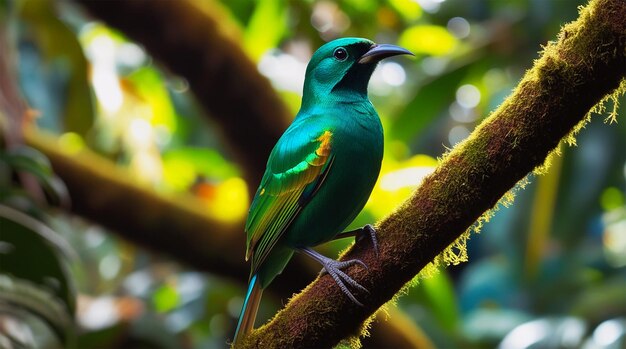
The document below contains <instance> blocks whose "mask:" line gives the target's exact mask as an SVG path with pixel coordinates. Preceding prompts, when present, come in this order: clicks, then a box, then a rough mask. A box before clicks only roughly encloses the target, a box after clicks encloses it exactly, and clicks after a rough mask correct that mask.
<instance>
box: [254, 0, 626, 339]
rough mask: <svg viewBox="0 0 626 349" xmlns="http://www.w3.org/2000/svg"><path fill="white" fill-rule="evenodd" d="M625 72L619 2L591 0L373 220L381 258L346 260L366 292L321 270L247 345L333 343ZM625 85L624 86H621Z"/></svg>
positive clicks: (356, 251)
mask: <svg viewBox="0 0 626 349" xmlns="http://www.w3.org/2000/svg"><path fill="white" fill-rule="evenodd" d="M625 77H626V1H623V0H594V1H592V2H590V4H589V5H587V7H586V8H584V9H583V10H582V11H581V14H580V17H579V19H578V20H577V21H576V22H573V23H571V24H568V25H566V26H564V27H563V28H562V30H561V33H560V34H559V37H558V41H557V42H556V43H549V44H548V45H547V46H546V48H545V49H544V52H543V54H542V57H541V58H540V59H538V60H537V61H536V62H535V64H534V66H533V68H532V69H531V70H529V71H528V72H527V73H526V75H525V77H524V79H523V80H522V81H521V82H520V84H519V85H518V87H517V88H516V90H515V91H514V92H513V94H512V95H511V96H510V97H509V98H507V100H506V101H505V102H504V103H503V104H502V105H501V106H500V107H499V108H498V109H497V110H496V111H495V112H494V113H493V114H492V115H491V116H490V117H489V118H487V119H486V120H485V121H484V122H483V123H482V124H481V125H479V126H478V127H477V129H476V130H475V131H474V132H473V133H472V134H471V135H470V136H469V138H468V139H467V140H466V141H464V142H462V143H461V144H459V145H458V146H457V147H455V149H454V150H453V151H452V152H450V154H448V155H446V156H445V158H444V160H443V161H442V163H441V164H440V166H439V167H438V168H437V170H436V171H435V172H434V173H433V174H432V175H430V176H429V177H428V178H426V179H425V180H424V182H423V184H422V185H421V186H420V187H419V188H418V189H417V190H416V192H415V193H414V194H413V195H412V197H411V198H410V199H408V200H407V201H406V202H405V203H403V204H402V205H401V206H400V207H399V208H398V209H397V211H395V212H394V213H392V214H391V215H389V216H388V217H386V218H385V219H383V220H382V221H381V222H379V223H378V233H379V244H380V256H379V257H378V258H377V257H376V256H375V255H374V253H373V252H372V250H371V248H370V246H369V244H367V243H365V242H364V243H357V244H356V245H355V246H353V248H352V249H350V250H349V251H348V252H347V253H346V254H345V255H344V256H343V259H352V258H358V259H361V260H362V261H364V262H365V263H366V264H367V265H368V269H367V270H364V269H362V268H360V267H358V266H354V267H351V268H350V269H348V274H350V276H351V277H353V278H354V279H355V280H356V281H357V282H358V283H360V284H361V285H363V286H365V287H366V288H367V289H368V290H369V291H370V293H368V294H358V295H357V297H358V298H359V299H360V300H361V301H363V302H364V304H365V306H364V307H359V306H357V305H355V304H354V303H352V302H351V301H350V300H349V299H348V298H347V297H345V296H344V295H343V294H342V293H341V291H340V290H339V288H338V287H336V285H335V284H334V281H333V280H332V278H331V277H330V276H328V275H326V276H323V277H320V278H318V279H316V280H315V281H314V282H313V283H312V284H311V285H309V286H308V287H307V288H306V289H305V290H304V291H303V292H302V293H301V294H299V295H298V296H296V297H294V298H293V299H292V300H291V301H290V302H289V303H288V304H287V306H286V307H285V309H283V310H282V311H281V312H279V313H278V314H277V315H276V316H275V318H274V319H273V320H272V321H270V322H269V323H268V324H266V325H264V326H263V327H261V328H259V329H258V330H256V331H253V332H252V333H251V334H250V336H249V337H248V338H247V339H246V341H245V342H244V343H243V346H244V347H261V348H298V347H332V346H334V345H336V344H337V343H338V342H339V341H340V340H342V339H343V338H345V337H347V336H350V335H359V333H360V328H361V326H362V323H363V322H364V321H365V320H366V319H368V318H369V317H370V316H372V314H374V313H375V312H376V311H377V310H378V308H379V307H380V306H382V305H383V304H385V303H386V302H388V301H389V300H390V299H391V298H392V297H393V296H394V295H395V294H396V293H397V292H398V291H399V290H400V289H401V288H402V287H403V286H404V285H405V284H406V283H407V282H409V281H410V280H411V279H412V278H414V277H415V276H416V275H417V273H418V272H419V271H420V270H421V269H422V268H424V266H426V265H427V264H428V263H429V262H430V261H433V259H434V258H435V257H436V256H437V255H439V254H440V253H441V252H442V251H444V249H446V247H448V246H449V245H450V244H451V243H453V242H454V241H455V240H456V239H457V238H459V237H460V236H461V235H462V234H463V233H464V232H466V230H467V229H468V228H469V227H470V226H471V225H472V223H473V222H475V221H476V220H477V219H478V218H479V217H480V216H481V215H482V214H483V213H484V212H485V211H487V210H489V209H490V208H492V207H494V205H496V203H497V202H498V200H499V199H500V198H501V197H502V196H503V195H504V194H505V193H507V191H508V190H510V189H511V188H512V187H513V186H514V185H515V184H516V183H517V182H518V181H520V180H521V179H523V178H524V177H525V176H526V175H527V174H528V173H529V172H530V171H532V170H533V169H534V168H536V167H538V166H541V165H542V164H543V162H544V160H545V159H546V157H547V156H548V154H549V153H550V152H551V151H553V150H554V149H555V147H556V146H557V145H558V144H559V142H560V140H561V139H563V137H565V136H567V135H568V133H570V132H572V130H573V129H574V128H575V127H576V125H580V123H581V122H584V120H585V116H586V115H587V114H588V112H589V110H590V109H591V108H592V107H594V106H595V105H596V104H597V103H598V102H599V101H601V100H602V99H603V98H605V96H606V95H608V94H610V93H617V92H615V90H616V89H617V88H618V86H620V83H621V82H622V81H624V78H625ZM624 88H625V87H624V85H622V91H620V92H622V93H623V92H624V91H623V89H624Z"/></svg>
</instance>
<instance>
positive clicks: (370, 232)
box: [355, 224, 378, 257]
mask: <svg viewBox="0 0 626 349" xmlns="http://www.w3.org/2000/svg"><path fill="white" fill-rule="evenodd" d="M366 237H369V238H370V241H372V248H373V249H374V253H375V254H376V257H378V238H377V237H376V229H374V226H372V225H371V224H366V225H364V226H363V228H361V229H359V230H358V231H357V233H356V239H355V240H356V241H357V242H359V241H361V240H363V239H365V238H366Z"/></svg>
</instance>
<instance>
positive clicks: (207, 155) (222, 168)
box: [163, 147, 239, 190]
mask: <svg viewBox="0 0 626 349" xmlns="http://www.w3.org/2000/svg"><path fill="white" fill-rule="evenodd" d="M163 167H164V177H165V181H166V182H167V183H168V185H170V186H171V187H172V188H174V189H180V190H184V189H187V188H189V187H190V186H191V185H192V184H193V183H194V182H195V180H196V178H197V177H198V176H203V177H205V178H207V179H209V180H213V179H220V180H221V179H226V178H230V177H233V176H237V175H239V170H238V168H237V167H235V166H234V165H233V164H231V163H229V162H228V161H226V159H224V157H222V155H221V154H220V153H219V152H217V151H216V150H214V149H206V148H194V147H182V148H177V149H173V150H170V151H168V152H167V153H165V154H163Z"/></svg>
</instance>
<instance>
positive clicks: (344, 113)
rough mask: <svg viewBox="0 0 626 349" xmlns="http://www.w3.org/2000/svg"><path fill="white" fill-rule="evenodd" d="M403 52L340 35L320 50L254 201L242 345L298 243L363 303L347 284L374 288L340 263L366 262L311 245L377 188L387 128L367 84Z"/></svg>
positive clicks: (331, 234) (341, 224)
mask: <svg viewBox="0 0 626 349" xmlns="http://www.w3.org/2000/svg"><path fill="white" fill-rule="evenodd" d="M402 54H412V53H411V52H409V51H407V50H406V49H403V48H401V47H398V46H394V45H386V44H380V45H379V44H375V43H374V42H372V41H370V40H367V39H361V38H342V39H337V40H334V41H331V42H329V43H327V44H325V45H323V46H322V47H320V48H319V49H318V50H317V51H316V52H315V53H314V54H313V57H312V58H311V61H310V62H309V64H308V66H307V69H306V75H305V80H304V91H303V96H302V105H301V107H300V111H299V112H298V114H297V115H296V117H295V119H294V121H293V123H292V124H291V125H290V126H289V128H288V129H287V130H286V131H285V133H284V134H283V135H282V136H281V137H280V139H279V140H278V142H277V143H276V145H275V146H274V149H273V150H272V152H271V154H270V156H269V159H268V161H267V167H266V170H265V174H264V175H263V179H262V180H261V184H260V185H259V188H258V190H257V192H256V195H255V196H254V199H253V201H252V204H251V206H250V211H249V214H248V218H247V221H246V232H247V237H248V239H247V251H246V260H248V259H252V265H251V272H250V281H249V286H248V291H247V293H246V298H245V300H244V303H243V307H242V310H241V315H240V317H239V323H238V325H237V330H236V332H235V339H234V344H235V345H237V343H239V341H240V340H241V339H242V338H243V337H244V336H245V335H246V334H247V333H249V332H250V331H251V330H252V328H253V326H254V320H255V317H256V312H257V309H258V306H259V302H260V299H261V294H262V291H263V289H265V288H266V287H267V286H268V285H269V284H270V283H271V282H272V280H273V279H274V278H275V277H276V276H277V275H278V274H280V273H281V272H282V271H283V269H284V268H285V266H286V265H287V263H288V262H289V260H290V259H291V257H292V256H293V253H294V252H296V251H298V252H301V253H304V254H306V255H308V256H310V257H312V258H313V259H315V260H317V261H318V262H319V263H321V264H322V266H323V268H324V269H323V271H324V272H326V273H328V274H329V275H331V277H332V278H333V279H334V280H335V282H336V283H337V285H338V286H339V287H340V288H341V290H342V291H343V293H344V294H345V295H346V296H347V297H349V298H350V299H351V300H352V301H353V302H355V303H356V304H359V305H361V303H360V302H359V301H358V300H357V299H356V298H355V297H354V295H353V294H352V292H350V290H349V288H348V286H351V287H353V288H356V289H359V290H361V291H367V290H365V288H364V287H362V286H361V285H359V284H358V283H357V282H356V281H354V280H353V279H352V278H350V277H349V276H348V275H347V274H345V273H344V272H343V271H342V270H341V269H343V268H346V267H348V266H351V265H354V264H360V265H363V266H365V264H364V263H363V262H361V261H360V260H356V259H354V260H349V261H344V262H339V261H336V260H333V259H331V258H328V257H325V256H323V255H321V254H319V253H318V252H316V251H314V250H313V249H311V247H312V246H316V245H319V244H321V243H324V242H327V241H330V240H333V239H335V238H337V236H338V234H339V233H340V232H342V231H343V230H344V229H345V228H346V227H347V226H348V225H349V224H350V223H351V222H352V221H353V220H354V218H355V217H356V216H357V214H358V213H359V212H360V211H361V209H363V206H365V203H366V202H367V199H368V198H369V196H370V193H371V192H372V188H373V187H374V184H375V183H376V179H377V178H378V174H379V172H380V166H381V162H382V158H383V130H382V126H381V123H380V119H379V117H378V114H377V113H376V110H375V109H374V107H373V106H372V103H371V102H370V100H369V98H368V97H367V85H368V82H369V79H370V77H371V75H372V73H373V72H374V69H375V68H376V66H377V64H378V62H379V61H380V60H382V59H383V58H386V57H391V56H395V55H402ZM351 233H355V232H350V233H348V235H354V234H351ZM344 234H345V233H344ZM358 234H359V235H361V236H364V234H369V235H370V237H371V238H372V244H373V246H374V248H377V244H376V235H375V231H374V229H373V228H372V227H371V226H370V225H367V226H365V228H364V229H362V230H359V232H358ZM342 236H343V234H342Z"/></svg>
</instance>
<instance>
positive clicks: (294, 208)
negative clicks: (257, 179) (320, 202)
mask: <svg viewBox="0 0 626 349" xmlns="http://www.w3.org/2000/svg"><path fill="white" fill-rule="evenodd" d="M284 138H285V139H281V140H280V141H279V143H278V144H277V146H276V147H275V148H274V150H273V151H272V154H271V155H270V158H269V160H268V164H267V169H266V171H265V175H264V176H263V179H262V180H261V185H260V186H259V189H258V190H257V193H256V195H255V197H254V200H253V201H252V205H251V206H250V212H249V214H248V219H247V221H246V231H247V233H248V241H247V251H246V260H247V259H248V258H250V257H251V256H252V274H255V273H256V271H257V268H258V267H259V266H260V265H261V264H262V263H263V261H264V260H265V259H266V258H267V256H268V254H269V253H270V251H271V250H272V248H273V247H274V245H275V244H276V242H277V241H278V240H279V239H280V237H281V236H282V235H283V233H284V232H285V231H286V230H287V228H288V227H289V226H290V224H291V222H292V221H293V220H294V218H296V217H297V216H298V213H299V212H300V210H301V209H302V207H303V206H304V205H305V204H306V202H307V201H308V199H310V198H311V197H312V196H313V195H314V193H315V192H316V191H317V189H319V186H320V185H321V184H322V183H323V182H324V179H325V178H326V175H327V174H328V170H329V169H330V167H331V164H332V160H333V155H332V149H331V147H332V132H331V131H329V130H324V131H321V132H317V133H315V134H314V135H313V136H312V137H311V136H309V137H308V138H307V139H302V138H301V137H299V138H295V137H284Z"/></svg>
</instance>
